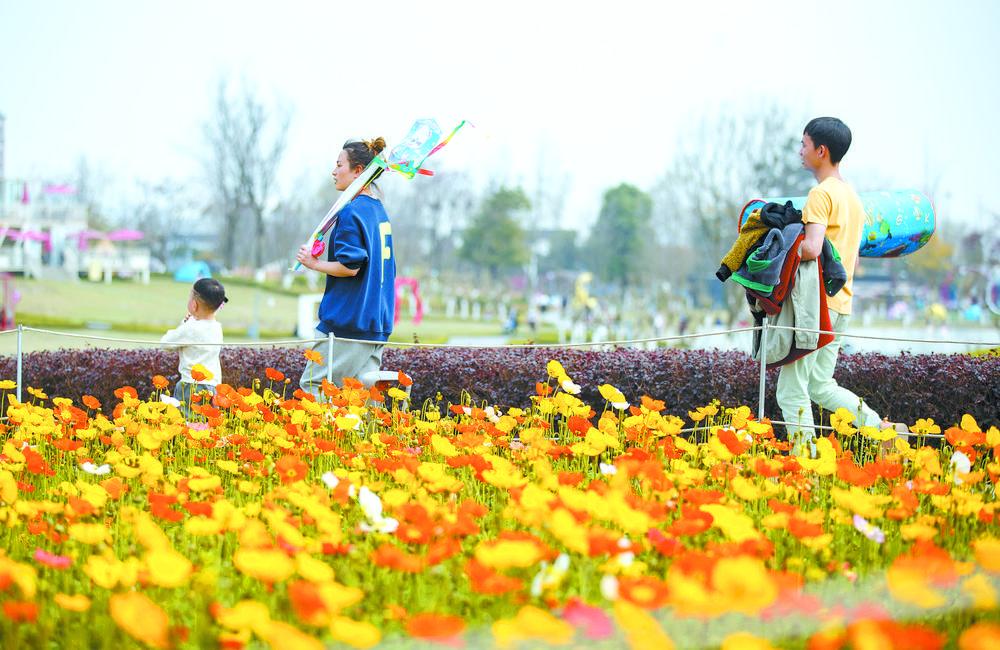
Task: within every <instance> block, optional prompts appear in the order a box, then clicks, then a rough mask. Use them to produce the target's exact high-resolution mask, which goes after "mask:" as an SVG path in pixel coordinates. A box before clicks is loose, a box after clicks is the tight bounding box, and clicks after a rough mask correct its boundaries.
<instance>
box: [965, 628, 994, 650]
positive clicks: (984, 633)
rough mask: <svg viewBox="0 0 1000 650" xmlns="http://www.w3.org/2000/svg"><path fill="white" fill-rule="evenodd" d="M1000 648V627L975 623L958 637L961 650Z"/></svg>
mask: <svg viewBox="0 0 1000 650" xmlns="http://www.w3.org/2000/svg"><path fill="white" fill-rule="evenodd" d="M997 647H1000V625H997V624H996V623H975V624H973V625H972V626H970V627H969V628H968V629H966V630H965V631H964V632H962V635H961V636H960V637H958V648H959V650H981V649H982V648H997Z"/></svg>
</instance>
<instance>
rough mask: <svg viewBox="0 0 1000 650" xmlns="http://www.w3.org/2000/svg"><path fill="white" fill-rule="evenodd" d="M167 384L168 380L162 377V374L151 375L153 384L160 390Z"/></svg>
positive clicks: (168, 383)
mask: <svg viewBox="0 0 1000 650" xmlns="http://www.w3.org/2000/svg"><path fill="white" fill-rule="evenodd" d="M169 385H170V382H169V381H167V378H166V377H164V376H163V375H154V376H153V386H155V387H157V388H159V389H160V390H163V389H164V388H166V387H167V386H169Z"/></svg>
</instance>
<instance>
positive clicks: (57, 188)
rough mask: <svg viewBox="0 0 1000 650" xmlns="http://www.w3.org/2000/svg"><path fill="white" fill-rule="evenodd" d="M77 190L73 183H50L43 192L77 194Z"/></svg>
mask: <svg viewBox="0 0 1000 650" xmlns="http://www.w3.org/2000/svg"><path fill="white" fill-rule="evenodd" d="M76 192H77V190H76V188H75V187H73V186H72V185H48V186H46V188H45V189H44V190H42V193H43V194H76Z"/></svg>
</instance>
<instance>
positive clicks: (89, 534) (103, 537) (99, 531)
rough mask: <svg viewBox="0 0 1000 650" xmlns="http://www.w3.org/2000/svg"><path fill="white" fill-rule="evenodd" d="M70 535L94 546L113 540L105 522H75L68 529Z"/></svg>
mask: <svg viewBox="0 0 1000 650" xmlns="http://www.w3.org/2000/svg"><path fill="white" fill-rule="evenodd" d="M66 532H67V533H69V536H70V537H72V538H73V539H75V540H76V541H78V542H80V543H82V544H88V545H90V546H94V545H96V544H100V543H101V542H109V541H111V533H110V532H108V529H107V527H105V525H104V524H80V523H77V524H73V525H71V526H70V527H69V528H68V529H67V531H66Z"/></svg>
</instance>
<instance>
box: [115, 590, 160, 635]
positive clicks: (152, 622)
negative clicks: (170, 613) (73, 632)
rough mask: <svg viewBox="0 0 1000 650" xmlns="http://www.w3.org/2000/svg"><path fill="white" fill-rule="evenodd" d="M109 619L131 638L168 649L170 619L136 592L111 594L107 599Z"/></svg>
mask: <svg viewBox="0 0 1000 650" xmlns="http://www.w3.org/2000/svg"><path fill="white" fill-rule="evenodd" d="M108 609H109V611H110V612H111V618H113V619H114V621H115V623H117V624H118V627H120V628H121V629H123V630H125V631H126V632H128V633H129V634H130V635H131V636H132V637H133V638H135V639H137V640H139V641H142V642H143V643H147V644H149V645H151V646H153V647H154V648H168V647H170V637H169V634H168V629H169V627H170V619H169V618H168V617H167V613H166V612H165V611H163V609H162V608H161V607H160V606H159V605H157V604H156V603H154V602H153V601H152V600H150V599H149V597H148V596H146V595H145V594H143V593H141V592H138V591H129V592H126V593H124V594H113V595H112V596H111V598H109V599H108Z"/></svg>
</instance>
